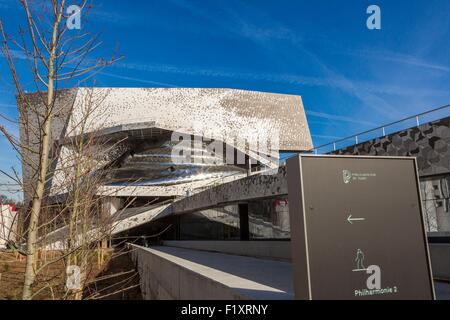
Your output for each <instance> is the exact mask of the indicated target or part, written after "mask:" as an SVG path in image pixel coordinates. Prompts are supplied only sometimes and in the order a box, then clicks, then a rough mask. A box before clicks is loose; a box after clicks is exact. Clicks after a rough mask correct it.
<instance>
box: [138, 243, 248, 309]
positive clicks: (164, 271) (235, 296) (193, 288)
mask: <svg viewBox="0 0 450 320" xmlns="http://www.w3.org/2000/svg"><path fill="white" fill-rule="evenodd" d="M131 246H132V247H133V250H132V253H131V258H132V260H133V262H134V263H135V264H136V266H137V270H138V272H139V275H140V279H141V280H140V281H141V291H142V296H143V298H144V299H145V300H186V299H189V300H204V299H208V300H215V299H218V300H241V299H246V297H244V296H242V295H240V294H239V293H238V292H236V291H234V290H232V288H230V287H227V286H225V285H223V284H221V283H219V282H216V281H214V280H212V279H211V278H208V277H205V276H202V275H201V274H199V273H197V272H194V271H192V270H189V269H188V268H186V267H184V266H183V265H182V264H181V263H177V260H176V259H170V258H171V257H170V256H167V255H165V254H164V253H161V252H159V251H157V250H153V249H150V248H143V247H139V246H136V245H131Z"/></svg>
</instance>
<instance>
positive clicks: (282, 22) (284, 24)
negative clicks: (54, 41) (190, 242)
mask: <svg viewBox="0 0 450 320" xmlns="http://www.w3.org/2000/svg"><path fill="white" fill-rule="evenodd" d="M17 2H18V1H15V0H0V17H1V19H2V20H3V23H4V25H5V27H6V29H7V30H8V32H10V33H12V34H14V33H15V30H16V29H17V26H18V24H19V23H21V24H22V25H23V12H22V11H21V10H20V7H19V6H18V5H17ZM69 2H70V1H69ZM92 4H93V5H94V8H93V10H92V12H91V14H90V16H89V17H88V18H86V17H83V16H82V24H83V25H82V27H84V28H88V29H89V30H90V31H92V32H101V34H102V35H101V39H102V41H103V44H102V46H101V47H100V48H99V49H98V50H97V51H96V53H95V54H96V55H97V56H104V57H108V56H110V55H111V52H112V51H113V50H114V48H116V47H117V46H118V47H119V52H120V53H121V54H123V55H124V57H125V58H124V59H123V60H121V61H120V62H119V63H117V64H116V65H113V66H111V67H108V68H106V69H104V70H103V71H102V74H99V75H97V77H96V83H97V85H100V86H117V87H228V88H240V89H249V90H259V91H270V92H278V93H289V94H296V95H301V96H302V98H303V103H304V106H305V109H306V111H307V117H308V121H309V124H310V129H311V133H312V135H313V140H314V143H315V144H316V145H320V144H323V143H326V142H329V141H332V140H335V139H338V138H340V137H344V136H348V135H351V134H353V133H357V132H361V131H363V130H367V129H370V128H372V127H375V126H378V125H382V124H384V123H386V122H391V121H395V120H398V119H401V118H404V117H406V116H409V115H413V114H416V113H418V112H422V111H426V110H428V109H431V108H435V107H439V106H441V105H445V104H449V103H450V54H449V53H450V41H449V40H450V19H449V17H450V1H448V0H426V1H412V0H411V1H401V0H389V1H380V0H377V1H374V0H372V1H365V0H345V1H344V0H339V1H338V0H326V1H325V0H323V1H317V0H315V1H312V0H310V1H292V0H277V1H274V0H273V1H268V0H252V1H250V0H247V1H234V0H225V1H214V0H208V1H206V0H196V1H188V0H165V1H161V0H155V1H149V0H147V1H143V0H142V1H121V0H105V1H102V0H94V1H92ZM371 4H376V5H378V6H379V7H380V8H381V19H382V29H381V30H368V29H367V28H366V19H367V17H368V14H366V9H367V7H368V6H369V5H371ZM86 20H88V21H86ZM17 63H18V64H19V65H20V64H21V63H22V64H23V63H25V62H24V61H17ZM0 77H1V78H0V111H1V112H2V113H3V114H6V115H8V116H10V117H15V116H16V112H15V110H14V108H13V105H14V95H13V93H12V92H11V91H10V86H9V85H8V81H9V78H8V73H7V69H6V66H5V64H4V62H3V61H1V62H0ZM27 80H30V79H27V78H26V77H25V79H24V81H27ZM0 123H2V124H5V123H4V120H2V119H0ZM5 145H6V142H5V140H4V138H0V148H1V149H2V150H7V149H6V147H5ZM11 165H17V160H16V159H14V156H12V155H11V154H10V153H9V152H0V168H5V167H8V166H11Z"/></svg>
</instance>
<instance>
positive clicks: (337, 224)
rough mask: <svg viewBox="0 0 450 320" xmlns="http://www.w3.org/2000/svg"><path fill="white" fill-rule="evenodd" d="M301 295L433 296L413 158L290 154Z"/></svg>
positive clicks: (291, 201) (294, 251)
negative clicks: (291, 155)
mask: <svg viewBox="0 0 450 320" xmlns="http://www.w3.org/2000/svg"><path fill="white" fill-rule="evenodd" d="M287 174H288V193H289V195H288V196H289V214H290V224H291V238H292V261H293V269H294V288H295V296H296V298H297V299H434V297H435V296H434V288H433V281H432V275H431V266H430V261H429V253H428V245H427V238H426V233H425V228H424V221H423V214H422V207H421V202H420V192H419V185H418V176H417V168H416V161H415V158H409V157H408V158H407V157H402V158H398V157H389V158H387V157H360V156H328V155H327V156H313V155H305V156H304V155H302V156H298V157H295V158H291V159H288V162H287Z"/></svg>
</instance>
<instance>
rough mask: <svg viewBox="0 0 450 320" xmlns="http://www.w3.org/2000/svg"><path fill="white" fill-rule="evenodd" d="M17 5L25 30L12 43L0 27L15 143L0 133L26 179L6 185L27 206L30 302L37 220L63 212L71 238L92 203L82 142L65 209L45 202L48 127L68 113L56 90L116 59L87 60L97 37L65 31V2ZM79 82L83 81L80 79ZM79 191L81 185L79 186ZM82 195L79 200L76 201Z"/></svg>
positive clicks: (26, 289) (50, 148) (51, 155)
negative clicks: (14, 110) (25, 79)
mask: <svg viewBox="0 0 450 320" xmlns="http://www.w3.org/2000/svg"><path fill="white" fill-rule="evenodd" d="M20 3H21V5H22V8H23V11H24V19H25V22H26V27H25V28H23V29H22V28H20V29H19V35H20V39H18V40H17V39H14V38H13V37H11V36H9V35H7V34H6V31H5V30H4V27H3V24H2V22H1V21H0V33H1V36H2V39H3V43H2V54H3V56H4V57H5V59H6V61H7V63H8V66H9V69H10V72H11V76H12V80H13V83H14V89H15V93H16V95H17V101H18V113H19V125H20V127H21V137H20V139H19V138H18V137H15V136H14V135H13V134H11V133H10V132H9V131H8V130H6V129H5V128H4V127H3V126H0V131H1V132H2V133H3V135H4V136H5V137H6V138H7V139H8V141H9V142H10V143H11V145H12V146H13V147H14V149H15V150H16V152H17V153H18V155H19V158H20V159H21V161H22V164H23V168H24V169H23V170H24V175H25V174H26V175H27V176H28V177H30V179H28V180H27V181H25V180H22V179H21V178H20V175H19V174H18V173H17V172H16V171H15V170H13V173H11V174H8V176H9V177H10V178H11V179H14V181H16V182H17V183H19V184H21V186H22V188H23V190H24V192H25V194H26V195H30V196H29V197H27V196H26V197H25V199H24V200H25V207H27V204H29V206H28V210H26V211H25V212H26V217H25V218H24V219H25V220H27V221H29V223H28V227H27V229H26V232H24V234H23V235H21V236H22V239H23V241H24V242H25V243H26V248H25V250H24V254H25V255H26V269H25V276H24V285H23V295H22V298H23V299H26V300H28V299H31V298H32V297H33V292H32V286H33V284H34V282H35V280H36V275H37V273H38V271H39V270H41V269H42V267H40V268H39V269H37V266H36V260H37V253H38V246H39V243H38V242H39V238H40V237H41V236H42V232H41V234H40V232H39V231H40V230H41V231H42V230H44V229H45V228H46V227H47V226H48V225H49V224H48V221H46V222H45V223H42V221H41V218H42V217H43V216H44V215H49V216H52V214H51V212H54V211H55V210H56V211H57V215H56V216H59V217H60V216H62V215H63V213H64V212H65V213H68V215H69V216H70V220H71V222H70V226H71V232H73V234H72V235H73V236H74V237H77V236H78V224H79V221H82V220H83V219H79V217H80V216H85V217H87V216H89V210H91V208H92V202H91V203H90V204H89V205H88V204H87V203H88V202H89V201H90V200H91V198H89V199H85V198H84V196H85V192H86V190H83V187H81V185H82V184H81V177H83V179H84V178H85V177H86V174H85V172H83V171H82V169H81V158H79V157H80V156H81V155H84V154H85V152H84V150H85V148H86V145H85V141H86V140H85V138H86V137H83V138H82V139H79V140H77V141H76V142H75V144H76V148H78V151H80V155H77V157H78V158H75V159H74V161H75V162H74V163H72V165H73V166H72V168H75V178H74V176H72V177H71V178H70V179H73V182H74V183H75V186H74V188H73V189H72V190H67V191H68V193H69V194H70V196H69V197H68V199H70V201H69V203H70V204H69V205H63V208H61V207H55V206H54V205H51V204H50V203H51V202H50V201H49V199H50V196H51V195H50V193H49V188H48V185H49V182H50V181H51V179H53V178H54V175H55V174H56V173H55V172H54V171H53V170H51V166H52V165H53V164H54V161H55V159H56V158H58V155H57V153H58V152H60V150H59V149H58V148H59V147H58V146H56V147H55V146H54V140H55V138H56V137H54V136H53V135H54V130H53V128H52V125H53V122H54V121H55V118H58V117H60V116H61V114H64V113H65V114H67V112H68V110H67V109H68V106H67V105H63V106H61V107H60V104H58V103H57V101H58V99H60V96H61V95H62V94H64V91H61V90H60V88H63V87H66V88H67V87H70V86H71V85H76V84H77V82H76V81H82V80H84V79H86V78H87V77H91V76H92V75H93V74H95V72H96V70H99V68H102V67H104V66H106V65H108V64H110V63H112V62H113V61H114V60H116V59H115V58H114V57H113V58H111V60H108V61H106V60H104V59H95V60H91V59H88V58H87V56H88V55H89V54H90V53H91V52H92V51H93V50H94V49H95V48H96V47H97V46H98V44H99V43H98V41H97V37H96V36H92V35H91V34H89V33H88V32H84V31H81V30H79V31H73V30H69V29H68V27H67V24H66V19H67V18H68V17H67V15H66V9H67V4H66V2H65V0H49V1H44V2H42V3H41V4H40V6H37V5H36V4H34V5H30V4H29V3H28V1H27V0H20ZM79 8H80V9H81V10H85V9H87V6H86V1H82V2H81V3H79ZM11 46H15V47H16V48H17V49H11ZM17 52H20V54H21V55H22V57H25V60H26V61H27V62H28V63H29V75H31V76H32V78H33V88H34V91H35V92H36V93H35V94H34V95H29V94H27V93H26V90H29V86H27V85H25V86H24V85H23V83H22V82H21V77H20V75H19V72H18V71H17V68H16V65H15V57H16V56H17V55H18V54H17ZM83 77H85V78H84V79H83ZM76 79H78V80H76ZM69 111H70V110H69ZM88 139H89V138H88ZM91 147H92V146H91ZM55 150H58V152H55ZM83 161H85V160H83ZM68 179H69V178H68ZM85 185H86V184H83V186H85ZM93 185H95V184H93ZM82 193H83V196H81V194H82ZM82 198H83V199H82ZM55 220H56V219H55V218H54V217H53V218H50V221H55ZM85 222H86V221H85ZM82 232H86V230H85V229H83V230H82ZM72 240H73V239H72ZM83 245H87V244H83ZM74 247H76V248H78V247H79V245H78V244H74V245H73V246H72V248H71V249H69V251H70V252H71V253H70V254H67V253H66V254H63V256H70V259H71V260H73V259H76V255H75V256H74V253H73V252H72V251H74Z"/></svg>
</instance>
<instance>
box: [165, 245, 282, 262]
mask: <svg viewBox="0 0 450 320" xmlns="http://www.w3.org/2000/svg"><path fill="white" fill-rule="evenodd" d="M163 244H164V245H165V246H170V247H177V248H188V249H196V250H204V251H212V252H221V253H228V254H236V255H241V256H249V257H258V258H270V259H278V260H290V259H291V242H290V241H164V242H163Z"/></svg>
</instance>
